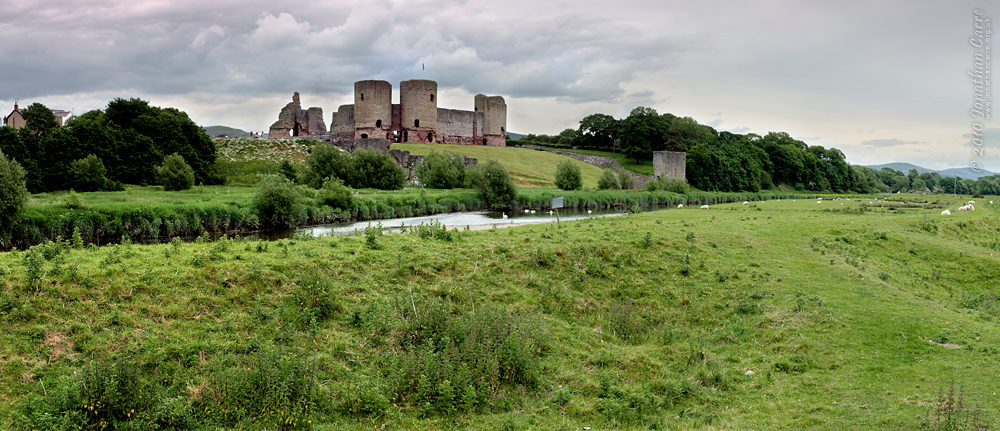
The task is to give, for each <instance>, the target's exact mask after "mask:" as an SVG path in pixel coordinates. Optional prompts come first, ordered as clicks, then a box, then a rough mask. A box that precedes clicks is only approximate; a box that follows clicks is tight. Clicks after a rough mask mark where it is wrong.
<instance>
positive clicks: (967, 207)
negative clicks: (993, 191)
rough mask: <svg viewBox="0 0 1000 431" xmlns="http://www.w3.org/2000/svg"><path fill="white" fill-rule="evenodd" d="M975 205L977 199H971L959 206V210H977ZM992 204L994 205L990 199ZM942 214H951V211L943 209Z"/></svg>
mask: <svg viewBox="0 0 1000 431" xmlns="http://www.w3.org/2000/svg"><path fill="white" fill-rule="evenodd" d="M975 205H976V201H969V203H967V204H965V205H964V206H960V207H958V210H959V211H975V210H976V206H975ZM990 205H993V201H990ZM941 215H943V216H949V215H951V211H948V210H944V211H941Z"/></svg>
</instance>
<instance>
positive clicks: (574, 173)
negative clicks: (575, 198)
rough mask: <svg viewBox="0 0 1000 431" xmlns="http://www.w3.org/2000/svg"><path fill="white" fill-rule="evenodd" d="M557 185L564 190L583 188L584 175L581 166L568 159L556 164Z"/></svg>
mask: <svg viewBox="0 0 1000 431" xmlns="http://www.w3.org/2000/svg"><path fill="white" fill-rule="evenodd" d="M556 187H559V188H560V189H562V190H580V189H581V188H583V176H582V175H581V174H580V166H578V165H577V164H576V163H573V161H572V160H570V159H566V160H563V161H562V162H559V165H558V166H556Z"/></svg>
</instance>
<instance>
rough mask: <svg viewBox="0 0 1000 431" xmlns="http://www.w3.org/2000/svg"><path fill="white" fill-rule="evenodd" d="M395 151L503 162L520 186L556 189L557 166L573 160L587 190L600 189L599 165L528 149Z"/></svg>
mask: <svg viewBox="0 0 1000 431" xmlns="http://www.w3.org/2000/svg"><path fill="white" fill-rule="evenodd" d="M392 148H393V149H397V150H404V151H409V152H410V153H411V154H416V155H427V154H430V153H431V151H443V152H448V153H452V154H460V155H463V156H466V157H474V158H476V159H479V161H480V162H482V161H486V160H487V159H496V160H500V161H501V162H503V165H504V167H505V168H507V171H508V172H510V176H511V178H512V179H513V180H514V184H516V185H517V186H518V187H555V176H556V166H558V165H559V163H560V162H562V161H563V160H570V161H571V162H572V163H574V164H576V165H577V166H579V167H580V174H581V176H582V177H583V186H584V187H589V188H597V179H598V178H599V177H600V176H601V168H598V167H597V166H594V165H590V164H587V163H584V162H581V161H579V160H574V159H570V158H569V157H566V156H560V155H558V154H552V153H547V152H544V151H536V150H529V149H525V148H516V147H486V146H481V145H441V144H392Z"/></svg>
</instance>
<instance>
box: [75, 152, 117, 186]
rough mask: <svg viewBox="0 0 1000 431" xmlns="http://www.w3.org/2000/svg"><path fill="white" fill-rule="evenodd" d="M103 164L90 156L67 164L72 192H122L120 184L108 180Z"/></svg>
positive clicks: (95, 157)
mask: <svg viewBox="0 0 1000 431" xmlns="http://www.w3.org/2000/svg"><path fill="white" fill-rule="evenodd" d="M107 172H108V170H107V169H106V168H105V167H104V162H102V161H101V159H99V158H97V156H95V155H93V154H91V155H89V156H87V157H86V158H83V159H79V160H74V161H73V162H72V163H70V164H69V176H70V181H71V182H72V187H73V190H77V191H81V192H95V191H102V190H103V191H116V190H124V189H125V187H124V186H122V183H120V182H117V181H112V180H109V179H108V177H107Z"/></svg>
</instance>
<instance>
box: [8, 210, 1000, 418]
mask: <svg viewBox="0 0 1000 431" xmlns="http://www.w3.org/2000/svg"><path fill="white" fill-rule="evenodd" d="M909 198H910V199H918V198H919V197H913V196H909ZM936 198H937V197H936ZM959 200H964V199H961V197H959V198H958V199H956V201H959ZM801 201H802V202H796V201H795V200H791V199H782V200H781V201H777V200H772V201H767V202H752V203H750V204H748V205H741V204H729V205H713V206H712V207H711V209H709V210H707V211H705V210H699V209H697V208H695V207H688V208H684V209H680V210H677V209H672V210H667V211H662V212H653V213H644V214H639V215H633V216H627V217H617V218H603V219H588V220H581V221H575V222H564V223H563V228H562V229H556V227H555V226H553V225H536V226H526V227H516V228H509V229H494V230H487V231H482V232H452V233H450V234H449V233H448V232H445V231H443V230H440V229H438V228H433V227H427V226H424V227H423V228H419V229H418V228H414V229H413V230H412V231H410V233H408V234H394V235H389V236H379V235H377V234H375V233H369V234H367V235H365V236H358V237H327V238H320V239H314V240H309V239H307V238H303V237H299V238H296V239H295V240H282V241H279V242H271V243H268V242H256V241H218V242H201V241H199V242H198V243H192V244H183V243H177V244H161V245H150V246H139V245H131V244H128V245H122V246H111V247H103V248H100V249H92V250H76V249H72V248H69V247H67V248H62V247H60V246H59V245H51V244H50V245H49V246H46V247H44V248H38V249H35V250H34V251H33V252H29V253H4V254H0V268H4V270H5V272H6V273H7V276H6V277H4V278H2V279H0V288H2V291H0V321H2V322H3V325H4V328H5V330H4V331H3V332H2V333H0V359H2V363H0V365H2V367H0V370H2V371H0V418H6V419H0V428H10V429H32V428H34V429H59V428H77V427H78V426H79V427H81V428H84V429H90V428H100V423H101V422H100V421H105V422H104V423H105V424H111V425H112V427H115V426H117V427H125V425H131V427H130V428H136V427H140V425H142V427H144V428H152V427H153V426H152V425H149V424H153V425H155V426H157V427H159V428H162V429H217V428H226V429H264V428H267V429H277V428H283V429H292V428H295V429H320V430H327V429H329V430H333V429H337V430H362V429H372V428H376V429H377V428H384V429H388V430H404V429H405V430H423V429H442V428H449V429H472V430H493V429H497V428H500V429H581V428H583V427H590V428H593V429H612V428H623V429H820V430H824V429H825V430H842V429H918V428H920V426H921V423H922V422H923V421H924V420H925V418H926V417H929V418H930V420H934V419H935V418H936V417H938V414H943V413H946V414H950V415H952V416H951V417H952V418H953V419H954V418H955V416H956V415H964V417H965V418H972V417H973V416H978V418H979V421H981V425H982V424H985V425H986V426H989V427H991V428H992V427H995V426H996V425H997V424H998V419H1000V417H998V413H997V412H998V411H1000V399H998V398H997V397H996V396H993V395H992V394H993V393H995V392H996V385H995V383H994V382H993V381H992V380H990V379H989V378H987V377H986V376H990V375H996V374H997V373H998V372H1000V357H998V356H997V351H998V350H997V347H996V346H997V345H1000V331H998V319H1000V311H998V310H1000V302H998V301H1000V299H998V298H997V297H996V295H995V294H993V293H992V287H991V286H992V283H993V281H995V280H996V278H997V276H1000V271H998V269H997V268H1000V253H998V252H997V248H1000V246H998V245H997V244H1000V233H998V232H997V231H996V230H995V229H987V228H985V227H986V225H993V226H996V225H997V223H998V222H997V220H998V218H1000V214H998V213H997V211H996V210H994V207H991V206H990V205H988V204H986V203H985V202H983V203H981V204H980V209H979V210H977V211H975V212H973V213H959V214H957V215H956V216H952V217H947V218H946V217H940V216H939V215H938V213H939V212H940V210H941V209H940V208H941V207H942V206H943V207H948V208H951V209H952V210H953V211H954V210H955V208H956V207H957V205H958V203H957V202H951V201H948V202H942V203H940V204H939V203H933V202H930V203H925V202H920V201H913V200H911V201H909V202H889V203H885V202H884V201H878V202H876V201H875V200H874V199H873V200H872V202H873V204H872V205H868V204H867V202H868V201H869V199H868V198H860V199H859V198H855V199H853V200H851V201H847V200H844V201H830V200H825V201H823V202H822V203H819V204H817V203H816V201H815V200H812V199H801ZM841 203H843V204H844V205H840V204H841ZM925 206H926V208H925ZM887 207H888V208H887ZM43 250H44V251H43ZM994 254H997V255H998V256H994ZM952 382H954V384H955V386H954V391H955V397H954V398H953V400H954V399H960V400H961V402H963V403H964V404H963V406H964V409H962V410H947V406H948V404H946V403H945V402H946V401H947V395H943V396H942V395H940V393H941V391H942V390H943V391H944V393H945V394H947V393H948V391H949V388H950V387H951V386H950V385H951V384H952ZM936 429H937V428H936Z"/></svg>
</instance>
